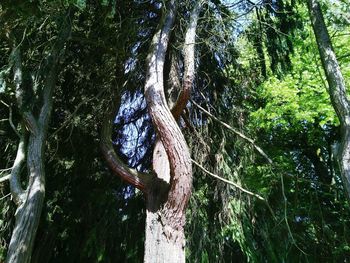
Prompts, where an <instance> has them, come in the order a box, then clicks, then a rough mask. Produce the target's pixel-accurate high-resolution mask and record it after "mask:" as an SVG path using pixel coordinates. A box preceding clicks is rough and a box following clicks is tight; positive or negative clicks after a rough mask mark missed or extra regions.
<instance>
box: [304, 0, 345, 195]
mask: <svg viewBox="0 0 350 263" xmlns="http://www.w3.org/2000/svg"><path fill="white" fill-rule="evenodd" d="M307 4H308V9H309V15H310V20H311V24H312V28H313V30H314V33H315V37H316V41H317V45H318V50H319V53H320V58H321V61H322V66H323V69H324V71H325V74H326V77H327V82H328V86H329V87H328V88H329V94H330V97H331V101H332V105H333V108H334V109H335V111H336V113H337V116H338V118H339V121H340V128H341V133H340V134H341V138H340V147H339V149H338V150H337V153H336V156H335V157H336V159H337V162H338V163H339V167H340V172H341V176H342V179H343V184H344V186H345V190H346V192H347V197H348V198H349V199H350V104H349V100H348V98H347V95H346V87H345V82H344V78H343V75H342V73H341V71H340V67H339V63H338V61H337V58H336V55H335V53H334V50H333V47H332V42H331V39H330V37H329V34H328V30H327V27H326V25H325V22H324V18H323V15H322V10H321V7H320V4H319V3H318V1H317V0H308V1H307Z"/></svg>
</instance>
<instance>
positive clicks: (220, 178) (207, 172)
mask: <svg viewBox="0 0 350 263" xmlns="http://www.w3.org/2000/svg"><path fill="white" fill-rule="evenodd" d="M192 163H194V164H195V165H196V166H198V167H199V168H200V169H201V170H202V171H203V172H205V173H206V174H209V175H210V176H212V177H214V178H216V179H218V180H220V181H222V182H224V183H227V184H229V185H232V186H234V187H236V188H237V189H239V190H240V191H242V192H244V193H246V194H248V195H251V196H254V197H256V198H257V199H259V200H261V201H264V202H267V201H266V200H265V199H264V198H263V197H262V196H261V195H258V194H255V193H253V192H251V191H249V190H246V189H244V188H243V187H242V186H240V185H239V184H237V183H234V182H232V181H229V180H227V179H225V178H222V177H220V176H218V175H216V174H213V173H212V172H209V171H208V170H207V169H205V168H204V167H203V166H202V165H200V164H199V163H197V162H196V161H195V160H193V159H192Z"/></svg>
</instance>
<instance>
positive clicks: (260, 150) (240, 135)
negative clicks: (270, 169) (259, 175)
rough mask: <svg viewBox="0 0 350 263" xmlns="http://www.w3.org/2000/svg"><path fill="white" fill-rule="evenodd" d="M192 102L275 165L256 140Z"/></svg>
mask: <svg viewBox="0 0 350 263" xmlns="http://www.w3.org/2000/svg"><path fill="white" fill-rule="evenodd" d="M191 102H192V103H193V105H194V106H196V107H197V108H198V109H200V110H201V111H202V112H203V113H205V114H206V115H207V116H209V117H211V118H212V119H213V120H215V121H216V122H218V123H220V124H221V125H222V126H224V127H225V128H227V129H228V130H230V131H231V132H233V133H235V134H237V135H238V136H239V137H241V138H242V139H244V140H246V141H248V142H249V143H251V144H252V145H253V147H254V148H255V149H256V150H257V151H258V152H259V153H260V154H261V155H262V156H263V157H264V158H265V159H266V160H267V161H268V162H269V163H270V164H273V161H272V160H271V159H270V158H269V157H268V155H267V154H266V153H265V152H264V151H263V150H262V149H261V148H260V147H259V146H258V145H256V144H255V142H254V140H253V139H251V138H249V137H247V136H246V135H244V134H243V133H241V132H239V131H237V130H236V129H234V128H232V127H231V126H230V125H228V124H227V123H225V122H223V121H221V120H219V119H218V118H217V117H215V116H214V115H213V114H211V113H210V112H209V111H207V110H205V109H204V108H203V107H201V106H200V105H199V104H197V103H196V102H195V101H193V100H191Z"/></svg>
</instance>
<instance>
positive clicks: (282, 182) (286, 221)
mask: <svg viewBox="0 0 350 263" xmlns="http://www.w3.org/2000/svg"><path fill="white" fill-rule="evenodd" d="M280 177H281V186H282V195H283V203H284V221H285V223H286V226H287V230H288V233H289V235H290V237H291V239H292V243H293V245H294V246H295V247H296V248H297V249H298V250H300V252H302V253H303V254H304V255H308V254H307V253H306V252H305V251H304V250H302V249H301V248H300V247H299V246H298V244H297V242H296V241H295V239H294V236H293V233H292V230H291V229H290V226H289V222H288V218H287V196H286V193H285V191H284V180H283V175H282V174H281V175H280Z"/></svg>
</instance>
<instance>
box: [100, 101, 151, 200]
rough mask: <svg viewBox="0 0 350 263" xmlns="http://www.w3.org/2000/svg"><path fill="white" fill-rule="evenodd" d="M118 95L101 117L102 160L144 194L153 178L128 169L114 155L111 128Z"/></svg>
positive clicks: (117, 103) (117, 106)
mask: <svg viewBox="0 0 350 263" xmlns="http://www.w3.org/2000/svg"><path fill="white" fill-rule="evenodd" d="M119 101H120V94H116V95H115V96H113V98H112V99H111V103H110V106H109V107H108V109H107V111H106V113H105V116H104V117H103V119H104V120H103V123H102V129H101V140H100V148H101V151H102V154H103V157H104V159H105V160H106V162H107V164H108V166H109V168H110V169H111V170H112V171H113V173H114V174H115V175H117V176H119V177H120V178H122V179H123V180H124V181H126V182H128V183H129V184H131V185H133V186H135V187H136V188H138V189H140V190H141V191H142V192H144V193H146V194H147V192H148V190H149V184H150V182H151V180H152V179H154V176H153V175H151V174H147V173H141V172H138V171H137V170H136V169H132V168H130V167H128V166H127V165H126V164H125V163H124V162H123V161H122V160H121V159H120V158H119V157H118V156H117V154H116V152H115V150H114V148H113V144H112V127H113V120H114V118H115V113H116V112H117V110H118V108H119V103H120V102H119Z"/></svg>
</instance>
